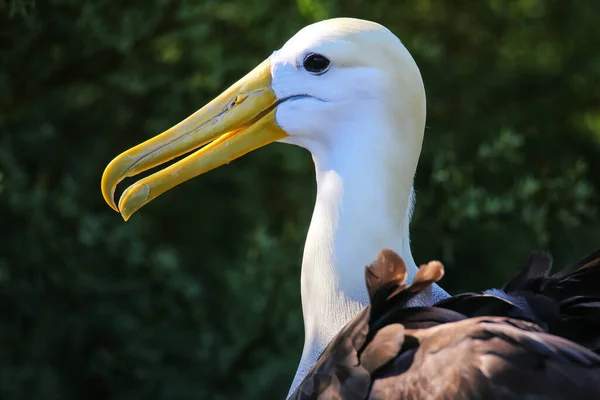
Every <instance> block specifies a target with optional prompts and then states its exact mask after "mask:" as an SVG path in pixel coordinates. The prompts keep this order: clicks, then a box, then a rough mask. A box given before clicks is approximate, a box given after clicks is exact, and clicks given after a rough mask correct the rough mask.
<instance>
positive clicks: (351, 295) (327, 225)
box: [290, 140, 447, 394]
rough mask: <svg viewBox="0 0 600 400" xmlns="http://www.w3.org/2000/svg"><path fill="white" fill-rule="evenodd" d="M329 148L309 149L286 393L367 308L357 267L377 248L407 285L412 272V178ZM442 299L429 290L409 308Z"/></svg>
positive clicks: (356, 152) (359, 150) (354, 147)
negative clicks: (308, 203) (298, 307)
mask: <svg viewBox="0 0 600 400" xmlns="http://www.w3.org/2000/svg"><path fill="white" fill-rule="evenodd" d="M371 143H373V142H371ZM335 148H336V152H335V153H331V152H330V151H328V150H327V149H315V148H313V149H311V152H312V153H313V159H314V162H315V169H316V175H317V187H318V188H317V199H316V204H315V209H314V213H313V217H312V221H311V224H310V228H309V231H308V236H307V239H306V244H305V248H304V257H303V260H302V273H301V295H302V311H303V315H304V327H305V343H304V350H303V353H302V359H301V361H300V365H299V368H298V371H297V373H296V376H295V378H294V381H293V384H292V388H291V390H290V394H291V393H292V392H293V390H294V389H295V388H296V386H297V385H298V384H299V383H300V382H301V381H302V379H303V378H304V376H305V375H306V372H308V370H309V369H310V368H311V367H312V365H313V364H314V363H315V361H316V360H317V358H318V357H319V355H320V354H321V352H322V351H323V350H324V348H325V347H326V346H327V344H328V343H329V342H330V341H331V339H332V338H333V337H334V336H335V335H336V334H337V333H338V332H339V331H340V329H341V328H342V327H343V326H344V325H345V324H346V323H348V322H349V321H350V320H351V319H352V318H353V317H354V316H355V315H356V314H357V313H358V311H360V310H361V309H362V308H363V307H365V306H366V305H367V304H368V301H369V297H368V294H367V290H366V286H365V280H364V267H365V266H366V265H368V264H369V263H370V262H372V261H373V259H374V258H375V257H376V256H377V254H378V252H379V251H380V250H382V249H383V248H389V249H392V250H394V251H396V252H397V253H398V254H400V255H401V256H402V257H403V259H404V260H405V262H406V265H407V268H408V275H409V279H410V280H412V279H413V277H414V276H415V274H416V271H417V266H416V265H415V262H414V260H413V257H412V254H411V251H410V245H409V231H408V225H409V219H410V212H411V210H412V207H411V206H412V204H411V203H412V180H413V178H412V175H413V174H412V173H410V174H406V171H404V173H403V174H402V176H390V171H389V168H390V165H389V163H385V162H381V160H376V159H371V158H370V157H377V156H376V155H377V154H385V153H381V152H385V149H376V148H371V149H368V150H369V151H365V150H366V149H365V148H364V145H363V144H361V143H354V142H352V140H348V141H347V142H345V144H344V145H340V144H337V143H336V146H335ZM409 172H410V171H409ZM413 172H414V167H413ZM398 175H400V174H398ZM403 179H404V180H403ZM445 296H447V294H446V293H445V292H444V291H443V290H442V289H441V288H439V287H437V286H436V287H435V288H433V289H432V290H431V291H429V292H427V293H424V294H422V295H420V297H419V298H417V299H415V300H414V301H413V303H412V304H411V305H413V306H416V305H428V304H432V303H433V302H434V301H437V300H439V299H441V298H443V297H445Z"/></svg>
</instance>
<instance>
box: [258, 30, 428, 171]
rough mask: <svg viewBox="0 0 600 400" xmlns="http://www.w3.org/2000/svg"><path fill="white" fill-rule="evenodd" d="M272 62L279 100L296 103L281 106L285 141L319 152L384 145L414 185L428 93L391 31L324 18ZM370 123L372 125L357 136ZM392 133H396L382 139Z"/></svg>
mask: <svg viewBox="0 0 600 400" xmlns="http://www.w3.org/2000/svg"><path fill="white" fill-rule="evenodd" d="M269 60H270V65H271V74H272V77H273V78H272V79H273V81H272V88H273V91H274V92H275V94H276V96H277V97H278V98H279V99H284V98H289V97H292V99H290V100H288V101H285V102H283V103H282V104H280V105H279V106H278V107H277V114H276V120H277V123H278V124H279V126H280V127H281V128H282V129H283V130H284V131H285V132H286V133H287V134H288V135H289V136H288V137H286V138H285V139H283V141H284V142H288V143H293V144H297V145H300V146H302V147H305V148H307V149H308V150H310V151H311V152H312V153H313V154H319V153H320V152H322V151H327V149H333V148H336V147H346V146H348V145H349V144H348V142H350V144H354V145H360V146H365V145H367V146H369V147H371V145H372V144H382V145H385V146H386V147H387V148H391V149H393V150H394V151H391V152H390V154H392V155H393V157H394V158H395V159H398V158H401V163H402V164H403V165H402V168H401V169H400V171H398V172H400V173H401V174H402V175H404V176H407V177H408V178H409V179H410V181H411V182H412V174H414V171H415V169H416V165H417V161H418V158H419V154H420V151H421V143H422V141H423V130H424V126H425V91H424V88H423V82H422V80H421V75H420V73H419V69H418V67H417V65H416V63H415V61H414V60H413V58H412V57H411V55H410V53H409V52H408V51H407V50H406V48H405V47H404V46H403V45H402V43H401V42H400V40H399V39H398V38H397V37H396V36H395V35H394V34H393V33H391V32H390V31H389V30H388V29H387V28H385V27H383V26H381V25H379V24H377V23H374V22H370V21H364V20H358V19H350V18H338V19H332V20H326V21H322V22H318V23H315V24H313V25H309V26H307V27H305V28H304V29H302V30H301V31H300V32H298V33H297V34H296V35H294V37H292V38H291V39H290V40H289V41H288V42H287V43H286V44H285V45H284V46H283V48H281V50H279V51H276V52H275V53H273V55H272V56H271V57H270V59H269ZM323 67H324V68H323ZM311 70H312V71H311ZM294 96H296V97H295V98H294ZM364 121H369V122H368V123H369V126H364V127H363V128H364V129H365V130H364V131H362V130H357V129H356V127H357V125H358V126H360V125H362V124H364ZM379 126H391V127H394V128H398V129H393V131H392V132H387V131H384V130H381V129H378V128H379ZM400 128H402V129H400ZM387 133H391V134H392V135H391V136H390V137H378V136H377V135H378V134H380V135H384V134H387ZM373 142H376V143H373ZM369 143H371V145H369ZM377 155H381V153H378V154H377ZM370 156H373V155H371V154H368V153H366V152H365V153H364V154H363V157H370ZM357 161H359V160H357ZM390 161H392V160H390ZM390 170H392V171H393V169H390ZM395 175H396V174H395Z"/></svg>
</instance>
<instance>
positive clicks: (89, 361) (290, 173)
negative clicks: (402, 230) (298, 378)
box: [0, 0, 600, 400]
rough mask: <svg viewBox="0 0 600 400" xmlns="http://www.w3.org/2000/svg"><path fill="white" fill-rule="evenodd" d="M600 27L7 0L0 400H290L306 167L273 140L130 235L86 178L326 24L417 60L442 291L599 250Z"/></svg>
mask: <svg viewBox="0 0 600 400" xmlns="http://www.w3.org/2000/svg"><path fill="white" fill-rule="evenodd" d="M460 4H462V5H460ZM598 15H600V2H599V1H598V0H579V1H577V2H567V1H564V0H512V1H500V0H482V1H478V2H459V1H445V2H439V1H432V0H404V1H399V0H369V1H366V0H362V1H358V0H297V1H280V0H196V1H194V0H143V1H142V0H131V1H128V2H115V1H109V0H46V1H37V2H33V1H32V0H0V210H1V211H0V228H1V232H2V236H1V238H0V239H1V240H0V398H1V399H3V400H4V399H6V400H13V399H27V400H33V399H65V400H70V399H77V400H80V399H86V400H94V399H127V400H129V399H131V400H136V399H140V400H141V399H144V400H148V399H182V400H183V399H231V398H245V399H276V398H282V397H283V396H284V395H285V394H286V393H287V389H288V387H289V384H290V382H291V379H292V376H293V374H294V372H295V369H296V366H297V362H298V360H299V357H300V352H301V349H302V340H303V328H302V318H301V310H300V297H299V273H300V268H299V267H300V260H301V255H302V248H303V242H304V238H305V234H306V230H307V228H308V223H309V220H310V215H311V212H312V207H313V204H314V195H315V184H314V176H313V166H312V161H311V158H310V155H309V154H308V153H307V152H305V151H303V150H301V149H298V148H293V147H290V146H285V145H273V146H269V147H267V148H265V149H262V150H260V151H257V152H254V153H252V154H250V155H248V156H246V157H244V158H243V159H240V160H238V161H236V162H234V163H232V164H231V165H229V166H226V167H223V168H220V169H218V170H216V171H213V172H211V173H209V174H207V175H205V176H202V177H201V178H198V179H195V180H193V181H190V182H188V183H186V184H184V185H182V186H181V187H178V188H177V189H176V190H173V191H171V192H168V193H167V194H165V195H163V196H161V198H160V199H158V200H156V201H154V202H152V203H151V204H150V205H149V206H147V207H145V208H144V209H143V210H142V211H141V212H140V213H138V214H136V215H135V216H134V217H133V218H132V219H131V221H130V222H128V223H124V222H123V221H122V220H121V218H120V217H119V216H118V215H117V214H115V213H114V212H113V211H112V210H111V209H110V208H109V207H108V206H107V205H106V204H105V203H104V201H103V199H102V196H101V193H100V177H101V174H102V171H103V170H104V167H105V166H106V164H107V163H108V162H109V161H110V160H111V159H112V158H113V157H114V156H116V155H117V154H119V153H120V152H121V151H123V150H125V149H127V148H129V147H131V146H132V145H135V144H137V143H139V142H141V141H143V140H145V139H147V138H149V137H151V136H153V135H155V134H157V133H160V132H161V131H163V130H164V129H166V128H168V127H170V126H171V125H173V124H174V123H176V122H178V121H179V120H181V119H182V118H184V117H186V116H187V115H189V114H191V113H192V112H193V111H195V110H196V109H197V108H199V107H200V106H201V105H203V104H204V103H205V102H207V101H208V100H210V99H211V98H212V97H214V96H215V95H216V94H218V93H220V92H221V90H223V89H225V88H226V87H227V86H228V85H229V84H230V83H232V82H234V81H235V80H237V79H238V78H239V77H241V76H242V75H243V74H245V73H246V72H247V71H248V70H250V69H251V68H253V67H254V66H255V65H256V64H257V63H258V62H260V61H262V60H263V59H264V58H265V57H267V56H268V55H269V54H270V53H271V52H272V51H273V50H274V49H277V48H279V47H280V46H281V45H282V44H283V43H284V42H285V41H286V40H287V39H288V38H289V37H290V36H291V35H293V34H294V33H295V32H296V31H297V30H298V29H300V28H301V27H303V26H304V25H307V24H309V23H311V22H314V21H318V20H321V19H323V18H328V17H333V16H354V17H361V18H366V19H371V20H375V21H377V22H380V23H382V24H384V25H386V26H387V27H389V28H390V29H391V30H392V31H393V32H395V33H396V34H397V35H398V36H399V37H400V38H401V39H402V40H403V42H404V43H405V45H406V46H407V48H408V49H409V50H410V51H411V52H412V54H413V55H414V57H415V59H416V60H417V63H418V64H419V66H420V68H421V72H422V74H423V78H424V81H425V86H426V89H427V94H428V124H427V130H426V139H425V143H424V148H423V153H422V159H421V162H420V166H419V170H418V173H417V180H416V189H417V207H416V212H415V216H414V219H413V223H412V242H413V251H414V253H415V258H416V260H417V262H423V261H427V260H430V259H433V258H439V259H441V260H442V261H443V262H444V263H445V264H446V267H447V274H446V277H445V278H444V280H443V281H442V284H443V286H445V287H446V288H447V289H448V290H449V291H450V292H452V293H456V292H459V291H464V290H482V289H484V288H487V287H490V286H499V285H501V284H502V283H503V282H504V280H505V279H507V278H508V277H509V276H510V275H511V274H512V273H514V271H515V270H516V269H517V268H518V267H519V266H521V265H522V263H523V261H524V258H525V257H526V255H527V253H528V252H529V251H530V250H531V249H535V248H543V249H549V250H551V251H552V252H553V254H554V255H555V262H556V263H555V264H558V265H563V264H564V263H566V262H570V261H574V260H575V259H577V258H579V257H580V256H583V255H584V254H585V253H587V252H588V251H591V250H593V249H594V248H595V247H596V246H598V244H599V242H600V240H599V239H600V236H599V233H600V216H599V214H598V200H599V197H598V193H599V190H600V172H599V171H600V157H599V156H600V52H599V51H598V49H599V48H600V23H599V22H598ZM373 256H375V255H373ZM357 267H359V268H360V267H362V266H357Z"/></svg>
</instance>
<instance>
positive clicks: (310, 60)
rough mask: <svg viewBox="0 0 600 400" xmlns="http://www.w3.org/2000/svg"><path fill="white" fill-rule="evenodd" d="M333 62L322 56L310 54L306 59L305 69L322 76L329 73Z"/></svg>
mask: <svg viewBox="0 0 600 400" xmlns="http://www.w3.org/2000/svg"><path fill="white" fill-rule="evenodd" d="M329 64H331V62H330V61H329V59H327V57H325V56H322V55H320V54H315V53H310V54H308V55H307V56H306V57H305V58H304V69H306V70H307V71H308V72H310V73H311V74H316V75H318V74H322V73H323V72H325V71H327V68H329Z"/></svg>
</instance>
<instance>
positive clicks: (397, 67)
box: [101, 18, 510, 395]
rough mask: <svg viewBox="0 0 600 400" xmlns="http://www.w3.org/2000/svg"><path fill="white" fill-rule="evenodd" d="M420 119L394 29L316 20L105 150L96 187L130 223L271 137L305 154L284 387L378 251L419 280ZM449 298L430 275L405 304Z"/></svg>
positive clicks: (302, 369) (363, 299)
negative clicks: (414, 218) (185, 108)
mask: <svg viewBox="0 0 600 400" xmlns="http://www.w3.org/2000/svg"><path fill="white" fill-rule="evenodd" d="M425 116H426V101H425V90H424V87H423V81H422V78H421V74H420V72H419V68H418V67H417V64H416V63H415V61H414V59H413V58H412V56H411V55H410V53H409V52H408V50H407V49H406V48H405V47H404V45H403V44H402V43H401V41H400V40H399V39H398V38H397V37H396V36H395V35H394V34H393V33H392V32H391V31H389V30H388V29H387V28H385V27H384V26H382V25H380V24H377V23H375V22H371V21H365V20H359V19H352V18H336V19H330V20H325V21H321V22H318V23H315V24H312V25H309V26H307V27H305V28H303V29H302V30H300V31H299V32H298V33H297V34H296V35H294V36H293V37H292V38H291V39H290V40H289V41H287V42H286V43H285V44H284V46H283V47H282V48H281V49H279V50H277V51H275V52H274V53H273V54H271V56H270V57H268V58H267V59H266V60H265V61H264V62H262V63H261V64H260V65H258V66H257V67H256V68H255V69H254V70H252V71H251V72H249V73H248V74H247V75H246V76H244V77H243V78H242V79H240V80H239V81H238V82H236V83H234V84H233V85H232V86H231V87H229V88H228V89H227V90H225V91H224V92H223V93H222V94H221V95H219V96H218V97H216V98H215V99H214V100H212V101H211V102H210V103H208V104H207V105H205V106H204V107H202V108H201V109H200V110H198V111H197V112H195V113H194V114H192V115H191V116H189V117H188V118H186V119H185V120H183V121H182V122H180V123H178V124H177V125H175V126H173V127H172V128H170V129H168V130H167V131H165V132H163V133H162V134H160V135H158V136H156V137H154V138H152V139H150V140H148V141H146V142H144V143H142V144H139V145H137V146H135V147H134V148H132V149H130V150H127V151H125V152H124V153H122V154H120V155H119V156H117V157H116V158H114V159H113V160H112V161H111V162H110V164H109V165H108V166H107V167H106V169H105V171H104V174H103V176H102V182H101V189H102V193H103V196H104V199H105V200H106V202H107V203H108V204H109V205H110V206H111V207H112V208H113V209H114V210H115V211H118V212H119V213H120V214H121V215H122V217H123V218H124V219H125V220H128V219H129V218H130V217H131V215H132V214H134V213H135V212H136V211H138V210H139V209H140V208H141V207H143V206H144V205H145V204H147V203H148V202H150V201H152V200H153V199H155V198H156V197H157V196H159V195H161V194H162V193H164V192H166V191H168V190H170V189H171V188H173V187H175V186H177V185H179V184H181V183H183V182H185V181H187V180H189V179H191V178H194V177H196V176H198V175H201V174H204V173H206V172H208V171H210V170H212V169H214V168H217V167H219V166H221V165H223V164H226V163H229V162H230V161H232V160H234V159H236V158H238V157H241V156H243V155H244V154H246V153H248V152H250V151H253V150H255V149H258V148H260V147H263V146H266V145H268V144H270V143H273V142H282V143H289V144H293V145H297V146H301V147H303V148H305V149H307V150H308V151H309V152H310V153H311V154H312V158H313V161H314V165H315V173H316V183H317V196H316V202H315V207H314V212H313V215H312V219H311V223H310V227H309V230H308V234H307V238H306V243H305V246H304V253H303V258H302V270H301V282H300V288H301V298H302V311H303V318H304V329H305V342H304V348H303V352H302V356H301V359H300V363H299V366H298V370H297V372H296V375H295V377H294V380H293V383H292V385H291V389H290V395H291V394H292V393H293V392H294V391H295V389H296V388H297V387H298V386H299V384H300V382H302V380H303V379H304V378H305V376H306V375H307V373H308V371H309V370H310V369H311V368H312V367H313V365H315V362H316V361H317V359H318V358H319V356H320V355H321V354H322V353H323V351H324V349H325V348H326V346H327V345H328V344H329V343H330V342H331V340H332V339H333V338H334V337H335V336H336V334H338V332H340V330H341V329H342V328H343V327H344V326H345V325H346V324H347V323H348V322H349V321H350V320H352V318H354V317H355V316H357V315H358V314H359V312H361V310H363V309H364V308H365V307H366V306H367V305H368V304H369V303H370V297H369V291H368V288H367V286H366V285H365V281H364V270H363V267H364V266H365V265H368V264H369V263H370V262H371V260H372V258H373V256H374V255H375V254H378V253H379V251H380V250H381V249H383V248H386V249H389V250H390V251H393V252H394V253H395V254H397V255H398V256H399V257H400V258H401V259H402V260H403V265H404V267H403V268H404V270H405V280H406V282H407V284H409V283H410V282H413V280H414V278H415V276H417V273H418V270H419V269H418V268H417V265H416V263H415V261H414V259H413V256H412V254H411V250H410V240H409V222H410V218H411V213H412V210H413V205H414V190H413V181H414V175H415V173H416V168H417V164H418V160H419V155H420V152H421V145H422V142H423V135H424V128H425ZM183 155H186V156H185V157H184V158H182V159H181V160H179V161H177V162H175V163H173V164H171V165H169V166H167V167H166V168H164V169H162V170H159V171H157V172H155V173H153V174H151V175H149V176H147V177H145V178H143V179H141V180H139V181H137V182H135V183H133V184H132V185H131V186H129V187H128V188H127V189H126V190H125V191H124V192H123V194H122V195H121V197H120V200H119V202H118V205H117V203H116V202H115V199H114V194H115V189H116V187H117V185H118V184H119V183H120V182H121V181H122V180H123V179H125V178H127V177H132V176H135V175H137V174H139V173H142V172H144V171H146V170H148V169H151V168H153V167H156V166H159V165H161V164H164V163H166V162H168V161H171V160H173V159H175V158H177V157H180V156H183ZM448 298H449V296H448V294H447V293H446V292H445V291H444V290H443V289H442V288H441V287H439V286H438V285H437V284H436V283H435V282H434V281H431V282H428V284H427V285H422V287H421V289H420V290H418V291H415V292H414V293H413V294H412V295H411V296H407V298H406V301H405V302H403V307H413V308H414V307H425V306H431V305H432V304H435V303H439V302H441V301H444V300H448ZM460 300H465V299H463V298H461V299H460ZM507 301H510V299H508V300H507Z"/></svg>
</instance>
